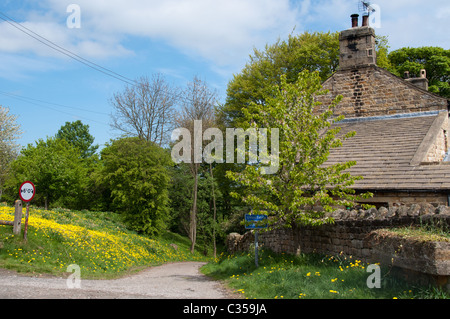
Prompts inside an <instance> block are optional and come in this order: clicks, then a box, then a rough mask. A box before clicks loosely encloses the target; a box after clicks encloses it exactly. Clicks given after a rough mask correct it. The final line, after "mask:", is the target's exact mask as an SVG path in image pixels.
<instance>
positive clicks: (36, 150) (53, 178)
mask: <svg viewBox="0 0 450 319" xmlns="http://www.w3.org/2000/svg"><path fill="white" fill-rule="evenodd" d="M11 171H12V173H11V177H10V179H9V180H8V182H7V185H8V186H7V187H8V194H9V197H10V198H11V199H12V200H14V199H16V198H17V194H18V193H17V190H18V189H19V186H20V184H21V183H22V182H24V181H26V180H30V181H32V182H33V183H34V184H35V186H36V196H35V198H34V200H33V201H34V202H35V203H36V204H37V205H44V207H45V208H46V209H47V208H48V206H49V205H52V206H57V205H61V206H65V207H67V208H81V206H82V205H83V204H82V203H83V201H84V199H85V198H86V196H87V189H86V185H87V181H88V178H89V174H88V168H87V166H86V165H85V163H84V161H83V159H82V158H80V152H79V150H78V149H77V148H75V147H73V146H72V145H71V144H69V142H67V141H66V140H64V139H57V138H48V139H47V140H46V141H44V140H43V139H39V140H38V141H36V143H35V145H33V144H28V146H27V147H26V148H24V149H23V150H22V152H21V155H20V156H19V157H18V158H17V159H16V160H15V161H14V162H12V163H11Z"/></svg>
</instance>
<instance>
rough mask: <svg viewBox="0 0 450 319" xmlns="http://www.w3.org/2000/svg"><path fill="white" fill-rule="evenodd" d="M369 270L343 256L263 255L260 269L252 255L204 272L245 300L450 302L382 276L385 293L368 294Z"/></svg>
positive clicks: (226, 258)
mask: <svg viewBox="0 0 450 319" xmlns="http://www.w3.org/2000/svg"><path fill="white" fill-rule="evenodd" d="M366 267H367V264H364V263H362V262H361V261H359V260H355V259H353V258H351V257H350V256H349V257H344V256H323V255H315V254H304V255H300V256H291V255H285V254H274V253H270V252H267V251H262V252H260V259H259V267H258V268H256V267H255V262H254V255H253V254H242V255H236V256H230V255H221V256H220V258H218V259H217V260H215V261H214V262H210V263H209V264H207V265H205V266H204V267H203V268H202V272H203V273H204V274H206V275H209V276H211V277H213V278H215V279H220V280H224V281H225V282H226V284H227V285H228V286H229V287H230V288H231V289H233V290H234V291H235V292H236V293H238V294H240V295H241V296H242V297H244V298H251V299H252V298H257V299H273V298H275V299H298V298H301V299H393V298H398V299H410V298H444V299H447V298H450V294H449V293H446V292H444V291H442V290H441V289H437V288H429V287H417V286H412V285H411V284H408V283H406V282H404V281H401V280H400V279H397V278H394V277H393V276H392V274H391V273H390V272H389V269H382V271H381V288H368V287H367V279H368V277H369V275H371V273H369V272H367V269H366Z"/></svg>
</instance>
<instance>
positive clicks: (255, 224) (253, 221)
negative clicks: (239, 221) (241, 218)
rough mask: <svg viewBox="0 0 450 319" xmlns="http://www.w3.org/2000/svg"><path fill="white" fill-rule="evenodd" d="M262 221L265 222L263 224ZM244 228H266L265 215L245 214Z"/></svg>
mask: <svg viewBox="0 0 450 319" xmlns="http://www.w3.org/2000/svg"><path fill="white" fill-rule="evenodd" d="M264 221H265V223H264ZM245 228H246V229H261V228H267V215H263V214H260V215H251V214H245Z"/></svg>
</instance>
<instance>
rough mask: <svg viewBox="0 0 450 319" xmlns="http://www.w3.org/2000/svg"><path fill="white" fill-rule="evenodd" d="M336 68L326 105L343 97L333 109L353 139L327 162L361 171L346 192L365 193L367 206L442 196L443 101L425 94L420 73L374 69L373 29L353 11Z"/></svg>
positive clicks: (446, 189) (448, 181) (442, 201)
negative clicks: (398, 73) (411, 75)
mask: <svg viewBox="0 0 450 319" xmlns="http://www.w3.org/2000/svg"><path fill="white" fill-rule="evenodd" d="M339 42H340V61H339V69H338V71H337V72H336V73H335V74H333V75H332V76H331V77H330V78H328V79H327V80H326V81H325V82H324V83H323V87H324V89H327V90H329V93H328V94H327V95H324V96H321V97H320V98H319V101H320V102H322V103H323V105H328V104H329V103H330V101H331V100H332V99H333V98H334V97H336V96H337V95H339V94H340V95H342V96H343V99H342V101H341V102H340V103H339V105H338V106H337V108H336V110H335V111H336V114H338V115H341V114H342V115H344V116H345V120H343V121H342V122H339V123H338V124H336V125H338V126H340V127H341V128H342V131H341V132H342V133H345V132H348V131H355V132H356V136H355V137H352V138H350V139H348V140H346V141H345V142H344V144H343V146H342V147H340V148H338V149H334V150H333V151H332V152H331V154H330V156H329V161H328V163H338V162H343V161H349V160H355V161H356V162H357V164H356V165H355V166H353V167H352V168H350V169H349V172H351V173H352V175H359V176H362V177H363V179H362V180H360V181H357V182H356V184H355V185H354V189H355V190H356V191H357V192H366V191H370V192H372V193H373V194H374V197H373V198H371V199H370V200H368V203H370V204H373V205H375V206H377V207H381V206H385V207H390V206H392V205H400V204H404V205H411V204H413V203H418V202H427V203H431V204H433V205H435V206H438V205H448V204H449V201H450V161H449V160H448V158H449V156H448V151H449V145H448V144H449V141H448V132H449V105H450V103H449V101H448V100H447V99H445V98H442V97H440V96H438V95H435V94H433V93H431V92H428V91H427V88H428V80H427V79H426V71H425V70H422V71H421V74H420V76H419V77H417V78H409V75H408V74H406V76H405V77H406V78H400V77H398V76H396V75H393V74H392V73H390V72H388V71H386V70H385V69H382V68H380V67H378V66H377V64H376V52H375V31H374V29H373V28H371V27H370V26H368V24H367V19H363V23H362V26H358V15H352V28H350V29H348V30H344V31H342V32H341V33H340V35H339Z"/></svg>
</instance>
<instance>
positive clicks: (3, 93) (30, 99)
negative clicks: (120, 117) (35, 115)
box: [0, 91, 109, 126]
mask: <svg viewBox="0 0 450 319" xmlns="http://www.w3.org/2000/svg"><path fill="white" fill-rule="evenodd" d="M0 94H2V95H4V96H8V97H10V98H13V99H16V100H19V101H23V102H26V103H29V104H33V105H36V106H39V107H44V108H47V109H50V110H52V111H56V112H60V113H64V114H68V115H71V116H75V117H78V118H81V119H83V120H87V121H91V122H95V123H98V124H102V125H105V126H109V124H105V123H103V122H99V121H97V120H93V119H90V118H87V117H84V116H80V115H78V114H73V113H69V112H66V111H62V110H58V109H55V108H53V107H50V106H47V105H42V104H41V103H46V104H52V105H57V106H63V107H67V108H72V109H76V110H80V111H86V112H92V113H98V114H101V115H108V114H106V113H101V112H95V111H88V110H86V109H81V108H75V107H70V106H66V105H62V104H56V103H50V102H45V101H41V100H37V99H32V98H27V97H24V96H20V95H17V94H13V93H7V92H1V91H0Z"/></svg>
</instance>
